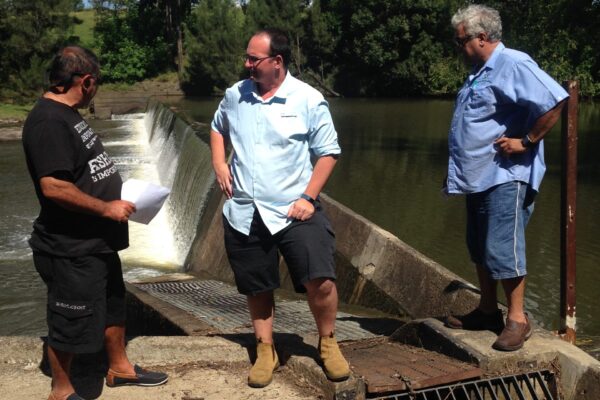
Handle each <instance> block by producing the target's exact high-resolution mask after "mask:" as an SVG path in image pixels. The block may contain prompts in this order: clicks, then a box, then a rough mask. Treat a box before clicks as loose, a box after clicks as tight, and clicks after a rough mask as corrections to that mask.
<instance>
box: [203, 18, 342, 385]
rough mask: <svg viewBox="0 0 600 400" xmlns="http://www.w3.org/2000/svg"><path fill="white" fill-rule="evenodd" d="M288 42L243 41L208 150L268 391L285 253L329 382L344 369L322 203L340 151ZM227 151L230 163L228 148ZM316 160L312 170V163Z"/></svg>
mask: <svg viewBox="0 0 600 400" xmlns="http://www.w3.org/2000/svg"><path fill="white" fill-rule="evenodd" d="M290 56H291V49H290V45H289V39H288V37H287V35H286V34H285V33H283V32H281V31H279V30H274V29H267V30H264V31H260V32H258V33H256V34H255V35H254V36H253V37H252V38H251V39H250V42H249V43H248V47H247V50H246V56H245V67H246V69H247V70H248V71H249V73H250V79H246V80H243V81H241V82H238V83H236V84H235V85H233V86H232V87H231V88H229V89H228V90H227V91H226V93H225V97H224V98H223V100H222V101H221V103H220V104H219V108H218V110H217V111H216V113H215V116H214V119H213V122H212V126H211V127H212V129H211V150H212V160H213V167H214V170H215V173H216V177H217V181H218V183H219V186H220V188H221V190H222V191H223V193H224V194H225V195H226V196H227V200H226V201H225V205H224V207H223V215H224V221H223V224H224V230H225V248H226V251H227V256H228V258H229V263H230V264H231V267H232V269H233V272H234V276H235V280H236V284H237V287H238V290H239V292H240V293H242V294H245V295H247V298H248V308H249V310H250V316H251V319H252V324H253V327H254V331H255V334H256V337H257V340H258V345H257V359H256V362H255V363H254V366H253V367H252V369H251V370H250V373H249V376H248V383H249V385H250V386H252V387H264V386H266V385H268V384H269V383H270V382H271V380H272V375H273V370H274V369H275V368H277V366H278V365H279V362H278V358H277V353H276V352H275V348H274V346H273V315H274V299H273V290H274V289H276V288H277V287H279V269H278V266H279V256H278V252H281V254H282V255H283V257H284V259H285V260H286V263H287V265H288V269H289V272H290V277H291V278H292V281H293V283H294V287H295V289H296V291H298V292H307V297H308V302H309V305H310V309H311V310H312V312H313V315H314V317H315V321H316V324H317V329H318V331H319V337H320V339H319V351H320V355H321V358H322V360H323V364H324V370H325V373H326V374H327V376H328V377H329V378H330V379H332V380H335V381H337V380H344V379H346V378H348V376H349V373H350V371H349V367H348V363H347V362H346V360H345V359H344V358H343V356H342V354H341V352H340V351H339V348H338V346H337V342H336V339H335V337H334V333H333V332H334V328H335V317H336V313H337V301H338V297H337V290H336V286H335V282H334V280H335V270H334V261H333V255H334V235H333V230H332V229H331V226H330V224H329V221H328V220H327V218H326V217H325V216H324V214H323V213H322V211H321V206H320V203H319V200H318V196H319V193H320V192H321V189H322V188H323V186H324V185H325V183H326V182H327V179H328V178H329V176H330V174H331V172H332V170H333V167H334V166H335V163H336V161H337V156H338V155H339V154H340V147H339V145H338V141H337V133H336V131H335V128H334V126H333V122H332V120H331V114H330V113H329V106H328V104H327V101H325V99H324V98H323V96H322V95H321V93H319V92H318V91H317V90H315V89H313V88H312V87H310V86H309V85H307V84H305V83H303V82H301V81H299V80H297V79H296V78H294V77H293V76H291V75H290V73H289V72H288V69H287V65H288V63H289V60H290ZM227 142H230V143H231V145H232V147H233V158H232V160H231V165H228V164H227V160H226V143H227ZM312 161H314V167H313V163H312Z"/></svg>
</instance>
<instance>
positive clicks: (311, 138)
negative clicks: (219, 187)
mask: <svg viewBox="0 0 600 400" xmlns="http://www.w3.org/2000/svg"><path fill="white" fill-rule="evenodd" d="M211 128H212V130H213V131H216V132H218V133H220V134H221V135H223V136H226V137H228V138H229V139H230V141H231V143H232V146H233V159H232V162H231V173H232V176H233V196H232V198H231V199H228V200H227V201H225V205H224V206H223V214H224V215H225V217H226V218H227V221H228V222H229V224H230V225H231V226H232V227H233V228H234V229H235V230H237V231H239V232H241V233H243V234H246V235H248V234H249V232H250V224H251V222H252V217H253V214H254V209H255V208H256V209H258V212H259V213H260V216H261V218H262V220H263V221H264V223H265V225H266V226H267V228H268V229H269V231H270V232H271V233H272V234H275V233H277V232H278V231H280V230H282V229H283V228H285V227H286V226H287V225H289V224H290V223H291V222H292V220H291V219H288V218H287V213H288V210H289V208H290V206H291V205H292V204H293V203H294V202H295V201H296V200H298V199H299V198H300V195H301V194H302V193H303V192H304V190H306V187H307V185H308V182H309V180H310V178H311V176H312V171H313V165H312V163H311V157H317V158H318V157H322V156H325V155H336V154H340V153H341V150H340V146H339V145H338V139H337V132H336V131H335V128H334V126H333V121H332V119H331V114H330V112H329V104H328V103H327V101H326V100H325V99H324V98H323V95H322V94H321V93H320V92H319V91H317V90H315V89H314V88H312V87H311V86H309V85H307V84H306V83H304V82H301V81H300V80H298V79H296V78H294V77H293V76H292V75H291V74H290V73H289V72H288V73H287V75H286V77H285V79H284V81H283V83H282V84H281V86H280V87H279V88H278V89H277V91H276V93H275V94H274V95H273V97H271V98H269V99H267V100H263V99H262V97H261V96H260V95H259V93H258V91H257V87H256V84H255V82H254V81H252V80H249V79H246V80H243V81H240V82H238V83H236V84H235V85H233V86H232V87H230V88H229V89H227V91H226V92H225V96H224V98H223V100H222V101H221V103H220V104H219V108H218V109H217V111H216V112H215V115H214V118H213V121H212V124H211Z"/></svg>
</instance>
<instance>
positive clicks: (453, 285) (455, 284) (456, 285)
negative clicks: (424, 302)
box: [444, 280, 481, 294]
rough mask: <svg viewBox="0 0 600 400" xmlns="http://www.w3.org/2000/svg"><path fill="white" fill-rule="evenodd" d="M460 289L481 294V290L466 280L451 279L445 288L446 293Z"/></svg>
mask: <svg viewBox="0 0 600 400" xmlns="http://www.w3.org/2000/svg"><path fill="white" fill-rule="evenodd" d="M459 290H468V291H469V292H473V293H477V294H480V293H481V291H480V290H479V289H478V288H476V287H475V286H473V285H471V284H467V283H465V282H462V281H459V280H453V281H451V282H450V283H449V284H448V285H447V286H446V287H445V288H444V293H446V294H448V293H454V292H456V291H459Z"/></svg>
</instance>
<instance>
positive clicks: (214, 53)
mask: <svg viewBox="0 0 600 400" xmlns="http://www.w3.org/2000/svg"><path fill="white" fill-rule="evenodd" d="M215 21H218V24H219V25H220V26H222V27H224V28H219V29H215ZM244 26H245V25H244V14H243V12H242V10H241V9H240V8H239V7H237V6H236V4H235V2H234V1H232V0H205V1H202V2H201V3H200V4H199V5H198V6H196V7H194V8H193V10H192V12H191V14H190V16H189V17H188V19H187V21H186V24H185V30H184V33H185V35H184V36H185V47H186V52H187V55H186V63H185V72H184V78H183V85H182V87H183V89H184V90H185V91H186V93H190V94H197V95H211V94H217V93H223V92H224V90H225V89H226V88H227V87H229V86H230V85H232V84H233V83H234V82H236V81H238V80H239V79H240V77H241V76H242V75H243V62H242V56H243V54H244V49H245V45H246V40H247V37H246V36H247V35H246V34H245V27H244Z"/></svg>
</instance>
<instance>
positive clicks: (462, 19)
mask: <svg viewBox="0 0 600 400" xmlns="http://www.w3.org/2000/svg"><path fill="white" fill-rule="evenodd" d="M461 24H462V25H463V26H464V28H465V33H466V34H467V35H469V36H477V35H479V34H480V33H483V32H485V33H487V35H488V37H489V40H490V42H496V41H498V40H501V39H502V20H501V19H500V13H498V11H496V10H494V9H493V8H491V7H487V6H484V5H481V4H472V5H470V6H468V7H465V8H461V9H460V10H458V11H457V12H456V14H454V15H453V16H452V27H453V28H454V29H457V28H458V26H459V25H461Z"/></svg>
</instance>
